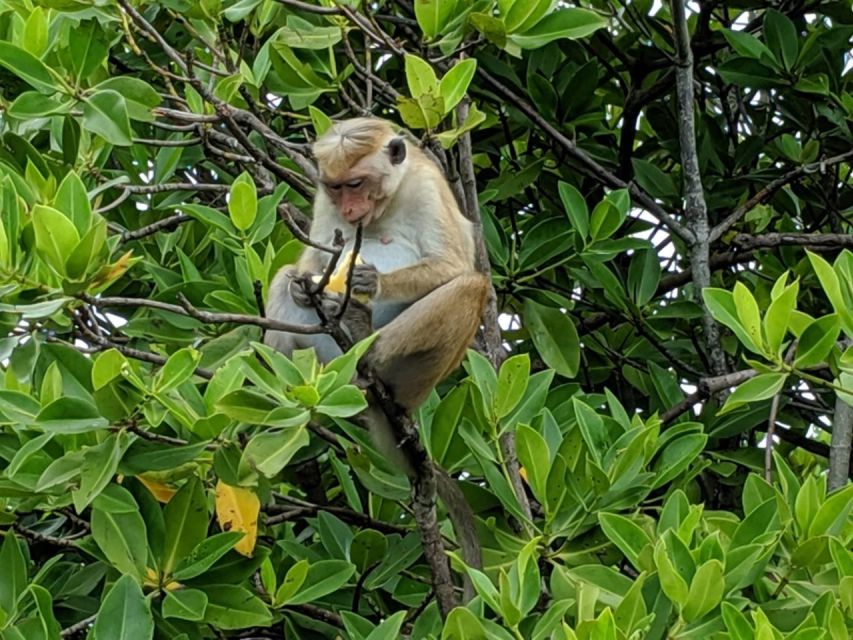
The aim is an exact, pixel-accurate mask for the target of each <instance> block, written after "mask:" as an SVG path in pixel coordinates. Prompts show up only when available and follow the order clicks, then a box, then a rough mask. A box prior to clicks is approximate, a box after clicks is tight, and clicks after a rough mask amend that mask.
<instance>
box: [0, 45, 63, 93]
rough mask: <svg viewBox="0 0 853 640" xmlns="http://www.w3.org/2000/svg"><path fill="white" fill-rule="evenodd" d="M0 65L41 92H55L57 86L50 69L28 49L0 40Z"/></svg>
mask: <svg viewBox="0 0 853 640" xmlns="http://www.w3.org/2000/svg"><path fill="white" fill-rule="evenodd" d="M0 67H6V69H8V70H9V71H11V72H12V73H13V74H14V75H16V76H18V77H19V78H20V79H21V80H23V81H24V82H26V83H27V84H28V85H30V86H31V87H32V88H33V89H38V90H39V91H41V92H42V93H55V92H56V91H58V90H59V87H58V86H57V85H56V83H55V82H54V80H53V76H52V75H51V74H50V70H49V69H48V68H47V66H46V65H45V64H44V63H43V62H42V61H41V60H39V59H38V58H36V57H35V56H34V55H33V54H31V53H30V52H29V51H25V50H24V49H21V48H20V47H16V46H15V45H13V44H11V43H9V42H4V41H2V40H0Z"/></svg>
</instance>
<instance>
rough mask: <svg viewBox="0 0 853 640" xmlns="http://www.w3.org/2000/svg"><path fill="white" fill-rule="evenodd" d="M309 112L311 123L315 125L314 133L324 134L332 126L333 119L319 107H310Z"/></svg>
mask: <svg viewBox="0 0 853 640" xmlns="http://www.w3.org/2000/svg"><path fill="white" fill-rule="evenodd" d="M308 113H309V114H310V115H311V123H312V124H313V125H314V133H315V134H316V135H317V137H319V136H322V135H323V134H324V133H326V131H328V130H329V129H330V128H331V127H332V119H331V118H330V117H329V116H327V115H326V114H325V113H323V112H322V111H320V110H319V109H318V108H317V107H314V106H310V107H308Z"/></svg>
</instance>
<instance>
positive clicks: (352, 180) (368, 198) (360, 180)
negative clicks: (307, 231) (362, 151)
mask: <svg viewBox="0 0 853 640" xmlns="http://www.w3.org/2000/svg"><path fill="white" fill-rule="evenodd" d="M376 182H377V181H376V180H375V179H374V178H371V177H369V176H357V175H353V176H348V177H347V178H346V180H330V181H327V182H325V183H324V187H325V189H326V193H327V194H328V195H329V198H330V199H331V201H332V203H333V204H334V205H335V208H337V210H338V212H339V213H340V214H341V217H342V218H343V219H344V220H346V221H347V222H349V223H350V224H356V223H358V222H362V223H364V224H365V225H367V224H370V221H371V219H373V218H374V217H375V215H371V214H375V210H376V208H377V199H376V195H377V193H378V192H380V191H381V189H378V188H377V186H378V185H377V184H376Z"/></svg>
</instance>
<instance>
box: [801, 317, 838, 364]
mask: <svg viewBox="0 0 853 640" xmlns="http://www.w3.org/2000/svg"><path fill="white" fill-rule="evenodd" d="M840 333H841V319H840V318H839V317H838V314H835V313H831V314H829V315H826V316H823V317H822V318H818V319H817V320H815V321H814V322H812V323H811V324H810V325H809V326H808V327H806V330H805V331H803V335H801V336H800V341H799V342H798V343H797V355H796V357H795V358H794V367H795V368H796V369H808V368H809V367H814V366H815V365H818V364H821V363H822V362H823V361H824V360H826V358H827V357H828V356H829V352H830V351H832V348H833V347H834V346H835V343H836V341H837V340H838V336H839V334H840Z"/></svg>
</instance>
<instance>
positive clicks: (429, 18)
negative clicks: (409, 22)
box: [414, 0, 458, 39]
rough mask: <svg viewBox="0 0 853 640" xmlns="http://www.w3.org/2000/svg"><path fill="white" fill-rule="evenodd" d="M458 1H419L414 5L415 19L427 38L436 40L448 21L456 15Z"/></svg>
mask: <svg viewBox="0 0 853 640" xmlns="http://www.w3.org/2000/svg"><path fill="white" fill-rule="evenodd" d="M457 3H458V0H418V1H417V2H415V3H414V7H415V18H416V19H417V21H418V26H419V27H420V28H421V31H423V32H424V35H425V36H426V37H427V38H430V39H432V38H435V37H436V36H437V35H438V34H439V33H441V30H442V29H443V28H444V25H445V24H447V21H448V19H449V18H450V17H451V16H452V15H454V10H455V9H456V5H457Z"/></svg>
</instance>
